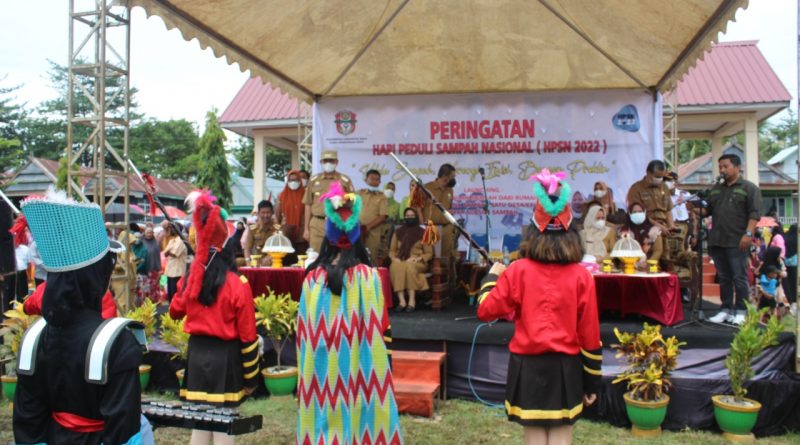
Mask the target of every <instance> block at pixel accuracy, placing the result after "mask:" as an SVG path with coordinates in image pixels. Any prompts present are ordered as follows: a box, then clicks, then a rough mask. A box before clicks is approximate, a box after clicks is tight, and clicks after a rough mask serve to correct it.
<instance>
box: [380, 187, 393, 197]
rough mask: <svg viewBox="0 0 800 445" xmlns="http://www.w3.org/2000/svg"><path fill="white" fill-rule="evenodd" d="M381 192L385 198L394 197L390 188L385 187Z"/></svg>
mask: <svg viewBox="0 0 800 445" xmlns="http://www.w3.org/2000/svg"><path fill="white" fill-rule="evenodd" d="M383 194H384V195H385V196H386V197H387V198H389V199H392V198H394V190H392V189H386V190H384V191H383Z"/></svg>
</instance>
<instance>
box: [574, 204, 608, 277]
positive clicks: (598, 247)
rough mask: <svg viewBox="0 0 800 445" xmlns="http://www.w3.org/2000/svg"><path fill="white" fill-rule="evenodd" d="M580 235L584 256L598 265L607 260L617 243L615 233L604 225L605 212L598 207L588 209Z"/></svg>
mask: <svg viewBox="0 0 800 445" xmlns="http://www.w3.org/2000/svg"><path fill="white" fill-rule="evenodd" d="M580 235H581V242H582V243H583V248H584V249H585V250H586V254H587V255H592V256H593V257H595V260H596V261H597V262H598V263H601V262H603V260H604V259H606V258H608V255H609V254H611V250H612V249H614V243H616V242H617V233H616V231H614V230H612V229H611V228H609V227H608V226H607V225H606V215H605V210H603V208H602V207H600V206H599V205H594V206H591V207H589V211H588V212H587V213H586V218H585V219H584V220H583V229H581V231H580Z"/></svg>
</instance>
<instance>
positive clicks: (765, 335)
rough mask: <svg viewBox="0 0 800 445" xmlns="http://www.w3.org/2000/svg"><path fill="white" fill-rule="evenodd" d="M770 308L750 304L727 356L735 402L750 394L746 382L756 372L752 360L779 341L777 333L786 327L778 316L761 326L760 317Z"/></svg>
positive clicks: (726, 362)
mask: <svg viewBox="0 0 800 445" xmlns="http://www.w3.org/2000/svg"><path fill="white" fill-rule="evenodd" d="M767 311H769V308H763V309H761V310H758V308H757V307H755V306H753V305H751V304H749V303H748V304H747V316H746V318H745V321H744V323H743V324H742V325H741V326H740V327H739V332H737V333H736V335H735V336H734V337H733V341H732V342H731V350H730V353H729V354H728V357H727V358H726V359H725V367H726V368H728V376H729V378H730V380H731V388H732V389H733V397H734V400H735V401H736V402H743V401H744V400H743V399H744V397H745V396H746V395H747V389H746V388H745V387H744V384H745V383H746V382H747V381H748V380H750V379H751V378H753V375H755V372H754V371H753V368H752V366H751V364H752V362H753V359H754V358H755V357H756V356H757V355H758V354H760V353H761V351H763V350H764V349H766V348H768V347H769V346H774V345H776V344H778V335H779V334H780V333H781V331H782V330H783V326H782V325H781V322H780V321H778V317H770V319H769V322H767V326H766V327H762V326H761V323H760V320H761V317H762V316H763V315H764V314H765V313H766V312H767Z"/></svg>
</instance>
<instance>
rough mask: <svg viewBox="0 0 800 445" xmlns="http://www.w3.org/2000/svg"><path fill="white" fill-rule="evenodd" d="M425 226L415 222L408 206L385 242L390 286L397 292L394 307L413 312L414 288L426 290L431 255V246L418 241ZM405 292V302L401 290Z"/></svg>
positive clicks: (415, 290) (417, 218)
mask: <svg viewBox="0 0 800 445" xmlns="http://www.w3.org/2000/svg"><path fill="white" fill-rule="evenodd" d="M424 233H425V229H423V228H422V227H420V225H419V216H418V215H417V211H416V210H415V209H413V208H411V207H409V208H407V209H406V210H405V211H404V212H403V225H402V226H401V227H399V228H397V230H395V232H394V236H392V242H391V244H390V245H389V258H390V259H391V260H392V264H391V265H390V266H389V273H390V275H391V279H392V289H394V291H395V292H397V299H398V305H397V308H396V310H397V311H402V310H405V311H406V312H413V311H414V308H415V307H416V305H417V303H416V296H417V291H422V290H427V289H428V280H427V279H425V271H427V270H428V263H429V262H430V260H431V258H433V248H432V246H429V245H427V244H423V243H422V235H423V234H424ZM406 292H408V304H406V298H405V293H406Z"/></svg>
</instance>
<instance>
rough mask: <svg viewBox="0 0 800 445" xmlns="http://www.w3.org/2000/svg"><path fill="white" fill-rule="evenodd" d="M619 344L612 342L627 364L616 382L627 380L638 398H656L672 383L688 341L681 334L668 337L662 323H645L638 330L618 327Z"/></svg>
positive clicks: (649, 400)
mask: <svg viewBox="0 0 800 445" xmlns="http://www.w3.org/2000/svg"><path fill="white" fill-rule="evenodd" d="M614 335H616V336H617V340H618V341H619V344H615V345H611V348H612V349H614V350H616V351H617V358H620V357H624V358H625V361H627V362H628V366H627V368H625V370H624V371H623V372H622V373H620V374H618V375H617V378H616V379H614V382H613V383H620V382H627V384H628V391H630V392H631V397H632V398H634V399H636V400H643V401H648V402H652V401H656V400H660V399H662V398H663V397H664V393H665V392H666V391H668V390H669V388H670V387H671V386H672V382H671V381H670V379H669V376H670V374H671V373H672V371H673V370H675V367H676V366H678V355H680V353H681V351H680V347H681V346H683V345H685V344H686V343H684V342H679V341H678V339H677V338H675V337H670V338H667V339H664V336H663V335H662V334H661V326H660V325H654V326H651V325H649V324H647V323H645V324H644V327H643V328H642V331H641V332H639V333H637V334H629V333H627V332H626V333H623V332H620V331H619V329H617V328H614Z"/></svg>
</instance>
